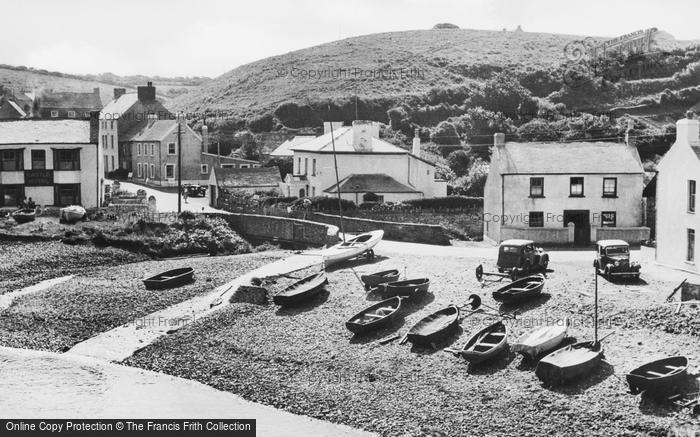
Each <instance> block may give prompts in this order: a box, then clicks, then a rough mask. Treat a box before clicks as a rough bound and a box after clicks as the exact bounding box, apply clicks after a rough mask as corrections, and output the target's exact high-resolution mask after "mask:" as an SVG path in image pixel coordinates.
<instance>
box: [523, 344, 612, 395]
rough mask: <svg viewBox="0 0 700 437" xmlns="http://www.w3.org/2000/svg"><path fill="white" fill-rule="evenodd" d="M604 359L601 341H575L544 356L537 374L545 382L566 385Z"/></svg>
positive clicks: (590, 370) (538, 364)
mask: <svg viewBox="0 0 700 437" xmlns="http://www.w3.org/2000/svg"><path fill="white" fill-rule="evenodd" d="M602 359H603V348H602V346H601V344H600V342H598V343H596V342H592V341H588V342H581V343H575V344H572V345H569V346H566V347H564V348H562V349H558V350H556V351H554V352H552V353H550V354H549V355H547V356H546V357H544V358H542V359H541V360H540V362H539V363H537V368H536V369H535V374H536V375H537V377H538V378H539V379H540V380H541V381H542V382H544V383H545V384H548V385H564V384H566V383H568V382H570V381H573V380H575V379H577V378H580V377H582V376H584V375H586V374H588V373H590V372H592V371H593V369H595V368H596V367H597V366H598V365H599V364H600V361H601V360H602Z"/></svg>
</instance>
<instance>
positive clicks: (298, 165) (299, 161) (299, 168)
mask: <svg viewBox="0 0 700 437" xmlns="http://www.w3.org/2000/svg"><path fill="white" fill-rule="evenodd" d="M296 174H301V158H299V159H297V172H296ZM300 197H304V196H300Z"/></svg>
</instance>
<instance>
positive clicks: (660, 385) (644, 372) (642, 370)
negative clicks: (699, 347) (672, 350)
mask: <svg viewBox="0 0 700 437" xmlns="http://www.w3.org/2000/svg"><path fill="white" fill-rule="evenodd" d="M687 375H688V358H686V357H669V358H663V359H660V360H656V361H652V362H650V363H646V364H644V365H643V366H640V367H637V368H636V369H634V370H632V371H631V372H630V373H628V374H627V375H625V376H626V378H627V383H628V384H629V386H630V392H631V393H632V394H638V393H641V392H643V391H646V392H648V393H650V394H652V395H655V396H664V395H669V394H673V393H676V392H677V389H678V387H679V386H681V385H682V384H683V383H684V382H685V379H686V376H687Z"/></svg>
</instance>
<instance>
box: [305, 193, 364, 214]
mask: <svg viewBox="0 0 700 437" xmlns="http://www.w3.org/2000/svg"><path fill="white" fill-rule="evenodd" d="M305 199H309V200H310V201H311V208H312V209H314V210H316V211H338V198H337V197H326V196H316V197H306V198H304V199H298V200H295V201H294V202H293V203H292V207H296V208H301V207H303V202H304V200H305ZM341 205H342V207H343V211H350V210H354V209H357V206H356V205H355V202H352V201H350V200H345V199H342V201H341Z"/></svg>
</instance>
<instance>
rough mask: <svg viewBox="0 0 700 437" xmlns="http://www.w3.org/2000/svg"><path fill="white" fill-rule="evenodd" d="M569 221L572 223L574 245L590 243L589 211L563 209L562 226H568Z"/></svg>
mask: <svg viewBox="0 0 700 437" xmlns="http://www.w3.org/2000/svg"><path fill="white" fill-rule="evenodd" d="M569 223H573V224H574V244H575V245H576V246H588V245H589V244H591V222H590V211H588V210H587V209H575V210H565V211H564V227H568V225H569Z"/></svg>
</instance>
